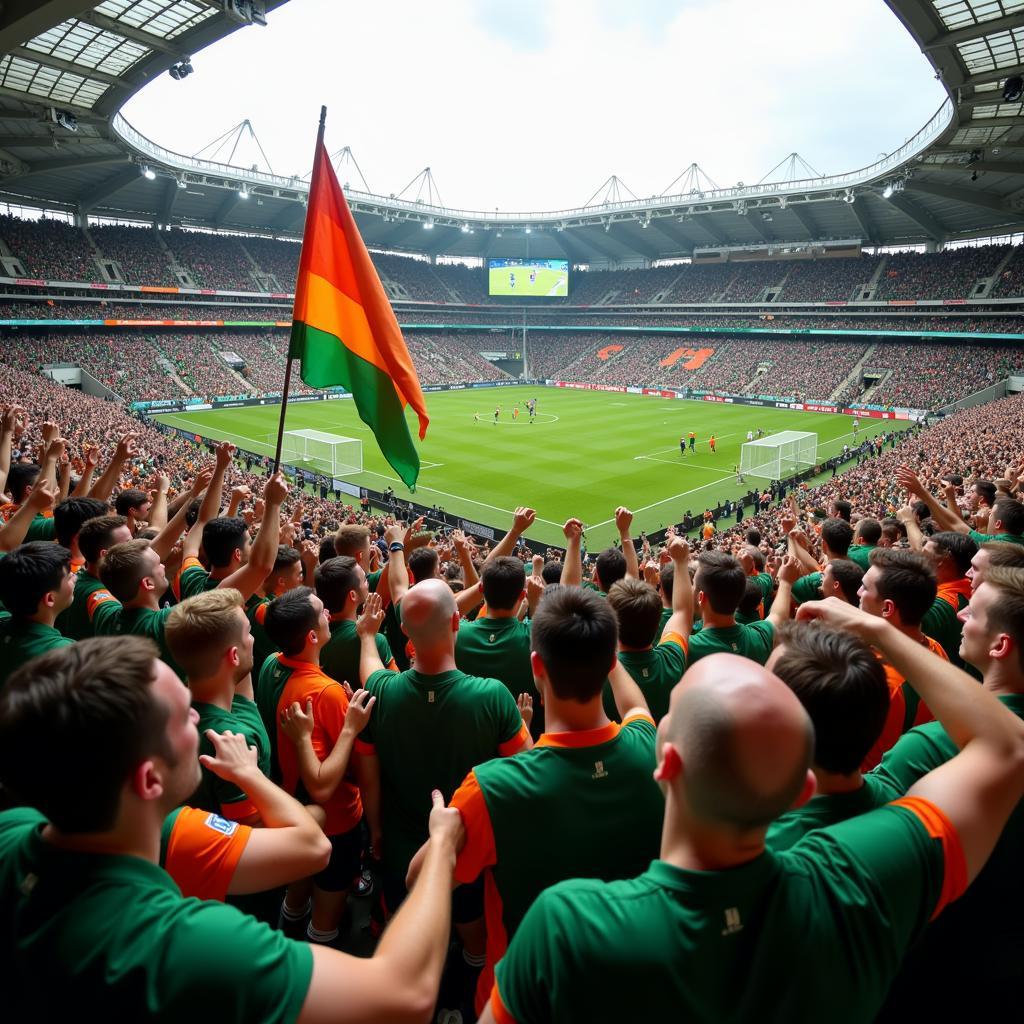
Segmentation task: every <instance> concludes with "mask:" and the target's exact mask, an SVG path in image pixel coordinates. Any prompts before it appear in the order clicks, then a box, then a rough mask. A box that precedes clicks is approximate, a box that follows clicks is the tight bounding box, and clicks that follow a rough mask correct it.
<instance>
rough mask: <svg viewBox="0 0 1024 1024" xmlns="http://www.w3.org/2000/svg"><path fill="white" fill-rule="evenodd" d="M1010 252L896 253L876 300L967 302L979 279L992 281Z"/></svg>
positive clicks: (994, 248)
mask: <svg viewBox="0 0 1024 1024" xmlns="http://www.w3.org/2000/svg"><path fill="white" fill-rule="evenodd" d="M1008 251H1009V246H1006V245H979V246H962V247H960V248H959V249H946V250H944V251H943V252H940V253H913V252H904V253H894V254H892V255H890V256H889V258H888V260H887V262H886V264H885V268H884V270H883V271H882V276H881V278H880V280H879V282H878V290H877V291H876V293H875V298H877V299H966V298H968V297H969V296H970V295H971V293H972V290H973V287H974V284H975V283H976V282H977V281H978V280H979V279H980V278H983V277H991V275H992V274H993V273H994V272H995V269H996V267H997V266H999V263H1000V261H1001V260H1002V259H1003V258H1004V257H1005V256H1006V254H1007V252H1008Z"/></svg>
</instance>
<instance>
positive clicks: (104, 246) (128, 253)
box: [89, 224, 178, 285]
mask: <svg viewBox="0 0 1024 1024" xmlns="http://www.w3.org/2000/svg"><path fill="white" fill-rule="evenodd" d="M89 234H90V236H91V237H92V240H93V241H94V242H95V243H96V247H97V248H98V249H99V250H100V252H101V253H102V255H103V256H104V257H106V258H107V259H109V260H115V261H116V262H117V264H118V266H119V267H120V268H121V276H122V277H123V278H124V281H125V283H126V284H148V285H176V284H177V283H178V282H177V279H176V278H175V276H174V273H173V271H172V270H171V264H170V262H169V260H168V258H167V251H166V250H165V249H164V247H163V246H162V245H161V244H160V238H159V236H158V234H157V231H156V229H155V228H149V227H147V228H142V227H139V228H133V227H128V226H126V225H124V224H99V225H93V226H92V227H90V228H89Z"/></svg>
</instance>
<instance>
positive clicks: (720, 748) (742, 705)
mask: <svg viewBox="0 0 1024 1024" xmlns="http://www.w3.org/2000/svg"><path fill="white" fill-rule="evenodd" d="M661 732H662V735H661V739H662V742H663V743H664V742H669V743H672V744H673V745H674V746H675V747H676V749H677V751H678V752H679V754H680V756H681V758H682V763H683V771H682V786H683V792H684V794H685V798H686V802H687V804H688V805H689V808H690V811H691V812H692V814H693V815H694V816H695V817H697V818H700V819H702V820H703V821H705V822H708V823H709V824H715V825H726V826H732V827H734V828H737V829H750V828H761V827H764V826H766V825H768V824H770V823H771V822H772V821H774V820H775V819H776V818H777V817H779V815H781V814H783V813H784V812H785V811H787V810H789V808H790V807H792V806H793V805H794V803H795V802H796V801H797V799H798V797H799V796H800V794H801V792H802V791H803V789H804V786H805V783H806V780H807V773H808V770H809V769H810V766H811V759H812V757H813V753H814V731H813V727H812V726H811V721H810V719H809V718H808V716H807V712H806V711H805V710H804V708H803V706H802V705H801V703H800V701H799V700H798V699H797V697H796V696H795V695H794V694H793V692H792V690H790V689H789V687H788V686H786V684H785V683H783V682H782V680H781V679H779V678H778V677H777V676H775V675H773V674H772V673H771V672H768V671H767V670H766V669H765V668H763V667H762V666H761V665H758V664H757V663H756V662H753V661H750V660H749V659H747V658H740V657H737V656H736V655H734V654H713V655H710V656H709V657H706V658H702V659H701V660H700V661H698V662H697V664H696V665H694V666H693V667H692V668H691V669H689V670H688V671H687V672H686V674H685V675H684V676H683V678H682V681H681V682H680V683H679V684H678V685H677V686H676V688H675V689H674V690H673V691H672V699H671V703H670V706H669V713H668V715H667V716H666V717H665V719H664V720H663V721H662V729H661Z"/></svg>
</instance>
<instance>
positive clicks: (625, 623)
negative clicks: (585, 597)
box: [608, 576, 661, 647]
mask: <svg viewBox="0 0 1024 1024" xmlns="http://www.w3.org/2000/svg"><path fill="white" fill-rule="evenodd" d="M608 606H609V607H610V608H611V610H612V611H613V612H615V618H616V619H617V620H618V623H619V641H620V642H621V643H622V644H623V645H624V646H626V647H650V646H651V644H653V643H654V638H655V634H656V633H657V632H658V623H659V622H661V597H660V596H659V595H658V592H657V591H656V590H655V589H654V587H652V586H651V585H650V584H649V583H645V582H644V581H643V580H638V579H635V578H634V577H632V576H626V577H625V578H624V579H621V580H618V581H616V582H615V583H613V584H612V586H611V589H610V590H609V591H608Z"/></svg>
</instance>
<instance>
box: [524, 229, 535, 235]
mask: <svg viewBox="0 0 1024 1024" xmlns="http://www.w3.org/2000/svg"><path fill="white" fill-rule="evenodd" d="M532 230H533V228H525V229H524V232H523V233H524V234H527V235H528V234H529V233H530V232H531V231H532Z"/></svg>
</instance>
